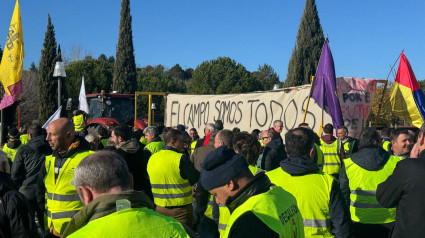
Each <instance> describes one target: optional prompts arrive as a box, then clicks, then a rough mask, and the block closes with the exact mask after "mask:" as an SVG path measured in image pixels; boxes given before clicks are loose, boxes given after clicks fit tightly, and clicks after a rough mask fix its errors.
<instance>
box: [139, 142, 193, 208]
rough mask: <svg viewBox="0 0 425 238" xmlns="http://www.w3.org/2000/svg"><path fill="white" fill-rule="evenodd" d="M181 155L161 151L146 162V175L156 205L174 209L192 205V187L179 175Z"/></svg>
mask: <svg viewBox="0 0 425 238" xmlns="http://www.w3.org/2000/svg"><path fill="white" fill-rule="evenodd" d="M181 157H182V154H180V153H177V152H175V151H172V150H161V151H159V152H157V153H155V154H153V155H152V156H151V157H150V158H149V162H148V168H147V169H148V174H149V178H150V182H151V187H152V195H153V199H154V202H155V204H156V205H158V206H161V207H174V206H184V205H188V204H192V186H191V185H190V183H189V180H187V179H183V178H182V177H181V175H180V168H179V166H180V159H181Z"/></svg>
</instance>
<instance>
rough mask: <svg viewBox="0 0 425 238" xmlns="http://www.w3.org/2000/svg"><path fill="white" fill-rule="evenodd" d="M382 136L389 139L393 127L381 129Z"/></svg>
mask: <svg viewBox="0 0 425 238" xmlns="http://www.w3.org/2000/svg"><path fill="white" fill-rule="evenodd" d="M381 136H382V137H385V138H387V139H389V138H390V137H391V129H390V128H388V127H384V128H382V130H381Z"/></svg>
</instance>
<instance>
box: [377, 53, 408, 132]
mask: <svg viewBox="0 0 425 238" xmlns="http://www.w3.org/2000/svg"><path fill="white" fill-rule="evenodd" d="M403 51H404V49H403V50H402V51H401V52H400V54H399V55H398V57H397V59H396V61H395V62H394V64H393V66H392V67H391V69H390V72H389V73H388V75H387V79H386V82H385V86H384V89H383V90H382V96H381V101H379V106H378V113H377V114H376V119H378V118H379V113H380V112H381V106H382V101H383V100H384V96H385V91H386V89H387V86H388V78H389V77H390V74H391V72H392V71H393V68H394V66H395V65H396V63H397V61H398V59H400V56H401V53H403ZM377 125H378V120H375V127H376V126H377Z"/></svg>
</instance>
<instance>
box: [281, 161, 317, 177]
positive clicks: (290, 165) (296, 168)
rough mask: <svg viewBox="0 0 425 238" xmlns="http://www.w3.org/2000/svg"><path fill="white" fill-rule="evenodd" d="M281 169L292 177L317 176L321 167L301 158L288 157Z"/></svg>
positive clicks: (282, 163)
mask: <svg viewBox="0 0 425 238" xmlns="http://www.w3.org/2000/svg"><path fill="white" fill-rule="evenodd" d="M280 167H281V168H282V170H283V171H285V172H286V173H288V174H290V175H305V174H315V173H318V172H319V167H317V165H316V164H314V163H313V162H311V161H309V160H307V159H304V158H301V157H288V158H286V159H285V160H283V161H282V162H280Z"/></svg>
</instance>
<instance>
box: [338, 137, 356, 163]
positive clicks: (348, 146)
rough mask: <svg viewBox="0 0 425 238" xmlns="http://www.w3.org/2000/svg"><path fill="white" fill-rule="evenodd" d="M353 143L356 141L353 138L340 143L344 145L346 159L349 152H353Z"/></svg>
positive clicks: (349, 155) (349, 154)
mask: <svg viewBox="0 0 425 238" xmlns="http://www.w3.org/2000/svg"><path fill="white" fill-rule="evenodd" d="M341 143H342V142H341ZM355 143H356V141H355V140H352V141H347V142H345V143H342V145H343V147H344V152H345V158H346V159H348V158H349V157H351V154H352V153H353V148H354V144H355Z"/></svg>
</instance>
